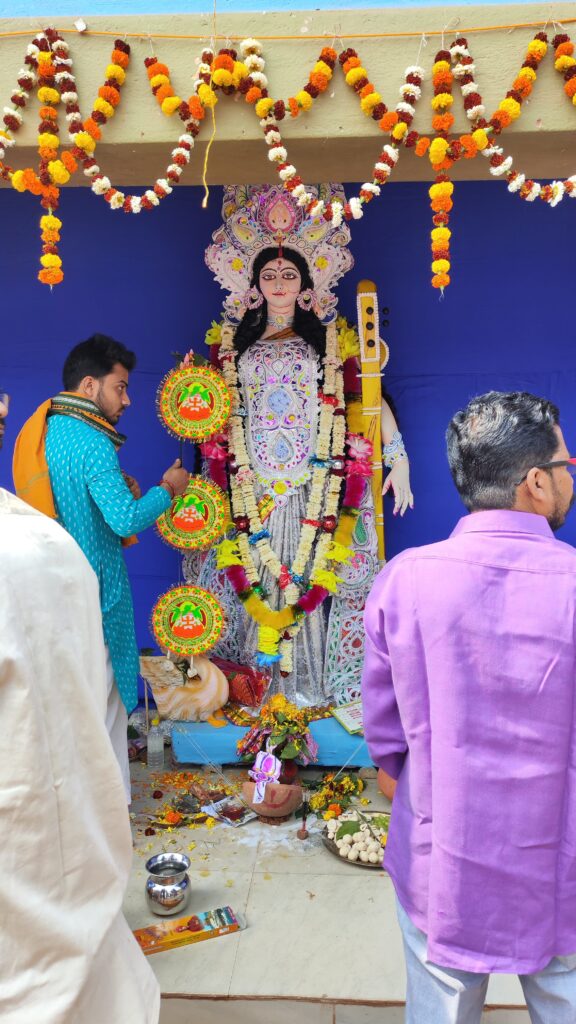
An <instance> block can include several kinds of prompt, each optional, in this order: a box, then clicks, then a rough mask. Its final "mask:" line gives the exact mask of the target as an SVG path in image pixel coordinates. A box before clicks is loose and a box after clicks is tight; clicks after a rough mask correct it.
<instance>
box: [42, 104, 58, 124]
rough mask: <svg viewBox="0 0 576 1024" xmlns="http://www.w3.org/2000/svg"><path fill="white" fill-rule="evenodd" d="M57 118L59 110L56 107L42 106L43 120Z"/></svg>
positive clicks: (54, 119)
mask: <svg viewBox="0 0 576 1024" xmlns="http://www.w3.org/2000/svg"><path fill="white" fill-rule="evenodd" d="M57 119H58V111H56V110H54V107H40V120H41V121H56V120H57Z"/></svg>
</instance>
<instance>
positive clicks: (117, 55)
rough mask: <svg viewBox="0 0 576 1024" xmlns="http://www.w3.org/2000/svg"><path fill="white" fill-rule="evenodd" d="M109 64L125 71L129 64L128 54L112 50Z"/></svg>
mask: <svg viewBox="0 0 576 1024" xmlns="http://www.w3.org/2000/svg"><path fill="white" fill-rule="evenodd" d="M111 63H112V64H118V65H119V66H120V67H121V68H124V69H126V68H127V67H128V65H129V63H130V54H129V53H124V51H123V50H112V58H111Z"/></svg>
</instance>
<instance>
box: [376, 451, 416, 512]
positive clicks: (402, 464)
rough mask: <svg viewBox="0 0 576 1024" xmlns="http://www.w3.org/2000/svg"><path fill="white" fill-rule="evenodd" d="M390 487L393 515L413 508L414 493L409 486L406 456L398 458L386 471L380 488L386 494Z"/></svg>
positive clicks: (408, 464) (408, 469)
mask: <svg viewBox="0 0 576 1024" xmlns="http://www.w3.org/2000/svg"><path fill="white" fill-rule="evenodd" d="M390 488H392V491H393V493H394V515H398V512H399V513H400V515H401V516H403V515H404V513H405V511H406V509H407V508H414V495H413V494H412V490H411V488H410V463H409V462H408V459H407V458H403V459H398V460H397V462H395V463H394V465H393V466H392V469H391V470H390V472H389V473H388V476H387V477H386V479H385V481H384V486H383V488H382V494H386V493H387V492H388V491H389V490H390Z"/></svg>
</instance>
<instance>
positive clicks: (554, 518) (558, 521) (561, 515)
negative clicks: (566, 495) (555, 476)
mask: <svg viewBox="0 0 576 1024" xmlns="http://www.w3.org/2000/svg"><path fill="white" fill-rule="evenodd" d="M574 502H576V494H573V495H572V497H571V498H570V504H569V505H568V508H567V509H566V511H565V512H562V511H561V510H560V508H559V507H558V506H556V508H555V509H554V511H553V513H552V515H550V516H548V525H549V527H550V529H551V530H554V533H556V531H557V530H559V529H560V527H561V526H564V523H565V522H566V518H567V516H568V513H569V511H570V509H571V508H572V506H573V505H574Z"/></svg>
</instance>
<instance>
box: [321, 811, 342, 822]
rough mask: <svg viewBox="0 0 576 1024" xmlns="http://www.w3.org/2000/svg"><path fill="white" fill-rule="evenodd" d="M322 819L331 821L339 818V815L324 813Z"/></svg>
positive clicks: (329, 812)
mask: <svg viewBox="0 0 576 1024" xmlns="http://www.w3.org/2000/svg"><path fill="white" fill-rule="evenodd" d="M322 817H323V818H324V821H331V820H332V818H337V817H338V815H337V814H336V811H324V814H323V815H322Z"/></svg>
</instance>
